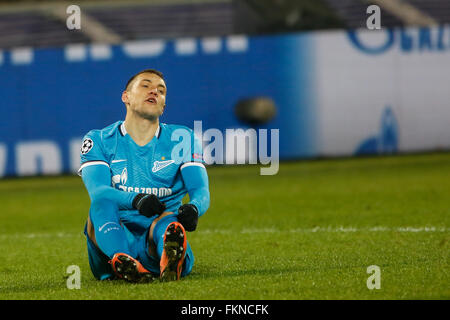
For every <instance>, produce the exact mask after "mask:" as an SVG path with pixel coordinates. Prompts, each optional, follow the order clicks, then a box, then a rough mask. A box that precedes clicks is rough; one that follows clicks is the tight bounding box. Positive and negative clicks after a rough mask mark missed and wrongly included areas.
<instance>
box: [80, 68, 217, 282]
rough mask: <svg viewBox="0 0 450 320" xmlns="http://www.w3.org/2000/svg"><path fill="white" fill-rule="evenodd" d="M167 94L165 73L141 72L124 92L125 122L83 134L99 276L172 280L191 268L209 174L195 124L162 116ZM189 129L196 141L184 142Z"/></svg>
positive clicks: (92, 251)
mask: <svg viewBox="0 0 450 320" xmlns="http://www.w3.org/2000/svg"><path fill="white" fill-rule="evenodd" d="M166 94H167V87H166V83H165V80H164V77H163V75H162V73H161V72H159V71H157V70H153V69H147V70H143V71H141V72H139V73H137V74H136V75H134V76H133V77H132V78H131V79H130V80H129V81H128V83H127V84H126V87H125V90H124V91H123V93H122V102H123V103H124V104H125V107H126V117H125V121H118V122H116V123H113V124H111V125H110V126H108V127H106V128H104V129H102V130H91V131H89V132H88V133H87V134H86V136H85V137H84V139H83V143H82V146H81V166H80V169H79V174H80V175H81V177H82V179H83V182H84V184H85V186H86V189H87V192H88V194H89V197H90V199H91V205H90V210H89V216H88V219H87V223H86V226H85V231H84V233H85V234H86V237H87V248H88V256H89V265H90V267H91V271H92V273H93V274H94V276H95V278H97V279H99V280H105V279H114V278H121V279H125V280H127V281H129V282H135V283H144V282H151V281H153V280H154V279H155V278H157V277H159V278H160V279H161V280H162V281H171V280H179V279H180V277H184V276H186V275H188V274H189V273H190V272H191V270H192V266H193V264H194V255H193V253H192V250H191V247H190V245H189V243H188V242H187V237H186V231H194V230H195V229H196V227H197V223H198V218H199V217H200V216H202V215H203V214H204V213H205V211H206V210H207V209H208V207H209V201H210V200H209V199H210V197H209V186H208V176H207V173H206V168H205V166H204V162H203V158H202V150H201V145H200V143H199V142H198V141H197V139H196V138H195V136H194V134H193V131H192V130H191V129H189V128H187V127H184V126H179V125H169V124H165V123H160V122H159V117H160V116H161V115H162V113H163V111H164V108H165V107H166ZM180 132H181V134H179V133H180ZM182 133H187V136H188V137H189V139H185V140H189V141H188V143H184V144H183V148H179V145H180V143H181V142H180V139H179V138H180V137H182V136H183V134H182ZM173 136H174V137H178V140H177V139H176V138H175V139H174V138H173ZM184 136H186V134H185V135H184ZM181 140H182V139H181ZM184 142H186V141H184ZM174 148H175V149H176V150H178V151H183V152H182V153H181V156H178V155H179V154H180V152H173V150H174ZM177 148H178V149H177ZM186 150H187V151H186ZM172 153H173V154H172ZM186 193H188V194H189V202H188V203H186V204H182V199H183V197H184V196H185V195H186Z"/></svg>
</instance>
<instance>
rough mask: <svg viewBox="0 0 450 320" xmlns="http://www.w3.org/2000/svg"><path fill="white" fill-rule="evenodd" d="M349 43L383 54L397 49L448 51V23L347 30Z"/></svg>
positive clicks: (403, 50) (366, 50)
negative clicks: (373, 29) (417, 26)
mask: <svg viewBox="0 0 450 320" xmlns="http://www.w3.org/2000/svg"><path fill="white" fill-rule="evenodd" d="M347 36H348V38H349V40H350V43H351V44H352V45H353V46H354V47H356V48H357V49H358V50H360V51H362V52H364V53H366V54H383V53H386V52H388V51H390V50H394V49H398V50H400V51H401V52H404V53H413V52H423V51H436V52H439V51H450V25H441V26H438V27H422V28H396V29H382V30H380V31H376V32H374V31H366V30H349V31H347Z"/></svg>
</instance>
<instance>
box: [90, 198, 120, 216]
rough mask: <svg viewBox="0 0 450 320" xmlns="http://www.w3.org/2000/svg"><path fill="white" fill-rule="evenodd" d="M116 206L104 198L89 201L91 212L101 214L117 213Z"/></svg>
mask: <svg viewBox="0 0 450 320" xmlns="http://www.w3.org/2000/svg"><path fill="white" fill-rule="evenodd" d="M117 210H118V208H117V204H116V203H115V202H114V201H111V200H109V199H106V198H96V199H93V200H92V201H91V212H93V213H95V214H102V213H103V212H111V211H117Z"/></svg>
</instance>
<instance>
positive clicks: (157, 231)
mask: <svg viewBox="0 0 450 320" xmlns="http://www.w3.org/2000/svg"><path fill="white" fill-rule="evenodd" d="M174 221H178V220H177V217H176V216H175V215H173V214H171V215H168V216H166V217H164V218H162V219H161V220H159V221H158V222H157V223H156V225H155V228H154V229H153V242H154V243H155V245H156V253H157V254H158V258H159V259H161V256H162V254H163V250H164V232H165V231H166V229H167V227H168V226H169V224H171V223H172V222H174Z"/></svg>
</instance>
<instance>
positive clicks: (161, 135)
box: [79, 121, 204, 212]
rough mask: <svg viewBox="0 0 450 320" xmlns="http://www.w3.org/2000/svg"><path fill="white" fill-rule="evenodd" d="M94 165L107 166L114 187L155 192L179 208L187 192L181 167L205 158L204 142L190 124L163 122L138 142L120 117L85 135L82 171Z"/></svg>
mask: <svg viewBox="0 0 450 320" xmlns="http://www.w3.org/2000/svg"><path fill="white" fill-rule="evenodd" d="M181 142H183V143H181ZM91 165H104V166H107V167H108V168H109V169H110V173H111V186H112V187H114V188H115V189H117V190H121V191H124V192H132V193H147V194H154V195H156V196H157V197H158V198H159V199H160V201H161V202H164V203H165V204H166V210H167V211H174V212H176V210H177V209H178V207H179V206H181V204H182V199H183V197H184V196H185V195H186V193H187V192H188V190H187V189H186V187H185V184H184V182H183V178H182V174H181V170H182V169H183V168H184V167H187V166H202V167H203V166H204V162H203V156H202V148H201V144H200V143H199V141H198V140H197V139H196V138H195V136H194V134H193V131H192V130H191V129H189V128H187V127H184V126H179V125H168V124H164V123H161V124H160V126H159V128H158V129H157V131H156V134H155V136H154V137H153V138H152V140H151V141H150V142H149V143H147V144H146V145H145V146H139V145H138V144H136V143H135V142H134V140H133V139H132V138H131V137H130V136H129V135H128V134H127V131H126V129H125V126H124V124H123V121H118V122H116V123H113V124H112V125H110V126H108V127H106V128H104V129H101V130H91V131H89V132H88V133H87V134H86V136H85V137H84V139H83V144H82V147H81V166H80V169H79V174H80V173H81V170H83V168H86V167H87V166H91Z"/></svg>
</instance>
